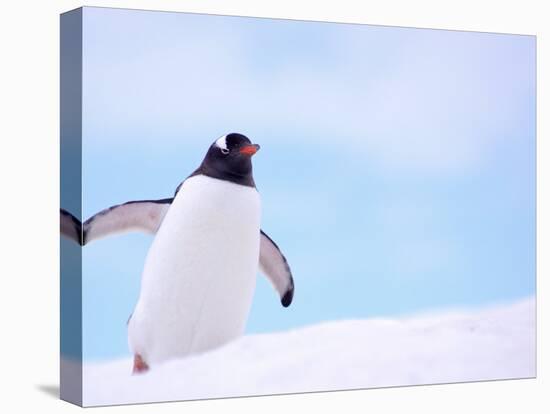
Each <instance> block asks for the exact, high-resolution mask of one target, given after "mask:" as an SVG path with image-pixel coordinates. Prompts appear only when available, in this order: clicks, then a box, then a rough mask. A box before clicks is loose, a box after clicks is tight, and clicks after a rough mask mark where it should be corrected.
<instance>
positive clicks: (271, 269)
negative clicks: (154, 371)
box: [61, 133, 294, 373]
mask: <svg viewBox="0 0 550 414" xmlns="http://www.w3.org/2000/svg"><path fill="white" fill-rule="evenodd" d="M259 148H260V147H259V145H256V144H252V143H251V141H250V140H249V139H248V138H247V137H246V136H244V135H241V134H237V133H231V134H228V135H225V136H222V137H221V138H219V139H218V140H216V141H215V142H214V143H213V144H212V145H211V146H210V148H209V149H208V152H207V153H206V156H205V157H204V159H203V161H202V163H201V164H200V166H199V167H198V168H197V169H196V170H195V171H194V172H193V173H192V174H191V175H190V176H189V177H187V179H185V180H184V181H183V182H182V183H181V184H180V185H179V186H178V188H177V189H176V193H175V195H174V197H173V198H165V199H161V200H144V201H129V202H127V203H124V204H120V205H116V206H113V207H110V208H107V209H105V210H103V211H101V212H99V213H97V214H96V215H94V216H93V217H91V218H89V219H88V220H86V222H84V224H83V225H81V223H80V221H79V220H78V219H76V218H75V217H74V216H72V215H71V214H70V213H68V212H66V211H64V210H62V211H61V233H62V234H63V235H64V236H65V237H68V238H70V239H72V240H74V241H76V242H77V243H79V244H81V245H84V244H86V243H90V242H91V241H93V240H96V239H99V238H102V237H105V236H108V235H112V234H116V233H123V232H127V231H134V230H137V231H144V232H148V233H152V234H155V237H154V240H153V243H152V244H151V247H150V249H149V252H148V254H147V258H146V261H145V266H144V269H143V274H142V278H141V290H140V294H139V299H138V301H137V304H136V307H135V309H134V311H133V313H132V315H131V316H130V319H129V320H128V343H129V346H130V349H131V351H132V352H133V355H134V367H133V372H134V373H139V372H144V371H147V370H148V369H149V367H150V366H151V365H154V364H157V363H159V362H162V361H165V360H168V359H171V358H176V357H182V356H186V355H190V354H194V353H199V352H203V351H206V350H209V349H213V348H216V347H218V346H221V345H223V344H225V343H227V342H229V341H231V340H233V339H235V338H237V337H238V336H240V335H241V334H242V333H243V332H244V329H245V324H246V320H247V318H248V313H249V311H250V306H251V303H252V297H253V293H254V288H255V283H256V281H255V280H256V273H257V271H258V267H259V269H260V271H261V272H262V273H263V274H265V275H266V276H267V277H268V278H269V280H270V281H271V283H272V284H273V286H274V288H275V289H276V290H277V292H278V293H279V295H280V298H281V303H282V305H283V306H284V307H288V306H289V305H290V303H291V302H292V298H293V295H294V281H293V279H292V273H291V271H290V267H289V265H288V263H287V261H286V259H285V257H284V256H283V254H282V253H281V251H280V250H279V248H278V246H277V244H275V242H274V241H273V240H271V238H270V237H269V236H268V235H267V234H266V233H265V232H263V231H262V230H261V229H260V196H259V194H258V191H257V190H256V186H255V183H254V178H253V176H252V160H251V157H252V156H253V155H254V154H255V153H256V152H257V151H258V150H259Z"/></svg>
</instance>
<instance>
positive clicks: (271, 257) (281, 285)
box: [260, 230, 294, 308]
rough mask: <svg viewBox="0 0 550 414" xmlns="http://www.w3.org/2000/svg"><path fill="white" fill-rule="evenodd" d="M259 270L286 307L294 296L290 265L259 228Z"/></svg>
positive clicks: (277, 247) (275, 245)
mask: <svg viewBox="0 0 550 414" xmlns="http://www.w3.org/2000/svg"><path fill="white" fill-rule="evenodd" d="M260 272H262V273H263V274H264V275H265V276H267V278H268V279H269V281H270V282H271V284H272V285H273V287H274V288H275V290H277V292H278V293H279V296H280V297H281V304H282V305H283V306H284V307H285V308H286V307H288V306H290V304H291V303H292V298H293V297H294V280H293V279H292V272H291V271H290V266H289V265H288V262H287V261H286V258H285V256H284V255H283V253H281V250H280V249H279V246H277V244H276V243H275V242H274V241H273V240H271V238H270V237H269V236H268V235H267V234H266V233H264V231H263V230H260Z"/></svg>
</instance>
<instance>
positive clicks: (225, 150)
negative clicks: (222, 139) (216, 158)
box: [221, 148, 229, 155]
mask: <svg viewBox="0 0 550 414" xmlns="http://www.w3.org/2000/svg"><path fill="white" fill-rule="evenodd" d="M221 151H222V154H225V155H227V154H229V150H228V149H227V148H221Z"/></svg>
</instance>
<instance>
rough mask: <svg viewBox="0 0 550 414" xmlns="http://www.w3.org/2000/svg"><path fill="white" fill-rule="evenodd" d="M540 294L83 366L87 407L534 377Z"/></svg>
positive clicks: (307, 328)
mask: <svg viewBox="0 0 550 414" xmlns="http://www.w3.org/2000/svg"><path fill="white" fill-rule="evenodd" d="M535 318H536V313H535V299H534V298H527V299H524V300H522V301H520V302H516V303H513V304H507V305H499V306H493V307H491V308H483V309H476V310H468V311H464V310H462V311H444V312H438V313H437V314H424V315H415V316H412V317H403V318H398V319H366V320H343V321H332V322H326V323H321V324H318V325H313V326H309V327H304V328H300V329H296V330H292V331H287V332H278V333H270V334H260V335H249V336H245V337H242V338H240V339H238V340H236V341H234V342H232V343H230V344H228V345H225V346H224V347H222V348H218V349H216V350H214V351H210V352H207V353H204V354H201V355H196V356H192V357H187V358H184V359H181V360H173V361H168V362H166V363H164V364H161V365H157V366H154V367H153V368H152V369H151V371H149V372H148V373H147V374H143V375H131V368H132V361H131V359H130V358H125V359H121V360H116V361H112V362H93V363H86V364H84V367H83V375H84V381H83V382H84V398H83V400H84V405H85V406H93V405H111V404H128V403H140V402H154V401H173V400H191V399H203V398H221V397H235V396H250V395H265V394H281V393H297V392H305V391H329V390H341V389H357V388H373V387H387V386H400V385H418V384H434V383H451V382H465V381H479V380H495V379H506V378H529V377H534V376H536V319H535Z"/></svg>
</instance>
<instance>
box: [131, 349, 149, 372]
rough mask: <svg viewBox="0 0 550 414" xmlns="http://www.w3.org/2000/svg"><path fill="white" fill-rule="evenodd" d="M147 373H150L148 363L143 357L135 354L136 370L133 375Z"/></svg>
mask: <svg viewBox="0 0 550 414" xmlns="http://www.w3.org/2000/svg"><path fill="white" fill-rule="evenodd" d="M147 371H149V365H147V363H146V362H145V361H144V360H143V358H142V357H141V355H139V354H135V355H134V369H133V370H132V374H143V373H145V372H147Z"/></svg>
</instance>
